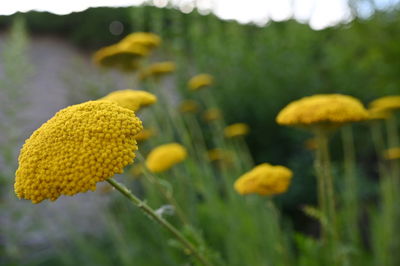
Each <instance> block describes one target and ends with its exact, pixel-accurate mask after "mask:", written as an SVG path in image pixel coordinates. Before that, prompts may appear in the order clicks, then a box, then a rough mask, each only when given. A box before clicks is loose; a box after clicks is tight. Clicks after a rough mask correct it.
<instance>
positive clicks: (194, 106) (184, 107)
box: [179, 100, 199, 113]
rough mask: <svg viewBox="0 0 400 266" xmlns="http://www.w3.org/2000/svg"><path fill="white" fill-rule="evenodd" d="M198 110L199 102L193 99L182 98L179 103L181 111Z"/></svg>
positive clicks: (191, 111)
mask: <svg viewBox="0 0 400 266" xmlns="http://www.w3.org/2000/svg"><path fill="white" fill-rule="evenodd" d="M198 110H199V104H198V103H197V102H196V101H194V100H184V101H182V102H181V104H180V105H179V111H180V112H181V113H196V112H197V111H198Z"/></svg>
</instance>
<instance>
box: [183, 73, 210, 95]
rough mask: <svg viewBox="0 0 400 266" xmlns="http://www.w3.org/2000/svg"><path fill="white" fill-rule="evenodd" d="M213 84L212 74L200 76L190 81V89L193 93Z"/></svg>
mask: <svg viewBox="0 0 400 266" xmlns="http://www.w3.org/2000/svg"><path fill="white" fill-rule="evenodd" d="M213 83H214V78H213V76H211V75H210V74H198V75H196V76H194V77H192V78H191V79H190V80H189V82H188V87H189V89H190V90H192V91H197V90H200V89H203V88H205V87H207V86H211V85H212V84H213Z"/></svg>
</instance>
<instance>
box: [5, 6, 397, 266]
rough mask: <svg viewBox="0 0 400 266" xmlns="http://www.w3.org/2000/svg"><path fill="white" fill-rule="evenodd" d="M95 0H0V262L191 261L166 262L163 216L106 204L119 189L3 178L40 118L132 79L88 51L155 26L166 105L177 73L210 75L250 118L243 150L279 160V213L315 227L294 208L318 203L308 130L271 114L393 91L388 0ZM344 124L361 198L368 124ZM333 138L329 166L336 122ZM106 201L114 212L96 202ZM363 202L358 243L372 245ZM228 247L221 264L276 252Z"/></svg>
mask: <svg viewBox="0 0 400 266" xmlns="http://www.w3.org/2000/svg"><path fill="white" fill-rule="evenodd" d="M96 2H98V3H96V4H93V3H92V1H69V2H65V3H60V2H50V1H47V2H46V1H32V2H31V3H26V1H12V2H10V3H2V4H0V5H1V6H0V129H1V130H0V132H1V134H0V150H1V152H0V183H1V184H0V264H1V265H73V264H76V263H81V264H82V265H190V264H184V263H183V262H182V261H180V262H179V263H176V259H177V257H179V255H177V254H175V253H172V254H171V253H170V252H169V251H168V249H165V248H163V247H161V246H162V242H163V240H162V239H166V237H165V234H164V233H163V232H162V230H161V229H151V230H150V229H149V228H148V227H147V226H146V224H147V221H146V219H145V218H144V217H142V216H141V215H140V214H137V213H136V212H135V211H132V210H130V209H129V207H127V206H125V205H123V204H122V206H120V205H118V204H117V203H118V198H119V195H116V196H113V195H110V193H108V192H104V193H103V192H101V188H100V189H99V190H100V192H99V191H97V192H96V193H93V192H89V193H85V194H81V195H77V196H75V197H72V198H69V197H63V198H60V199H59V200H57V201H56V202H54V203H52V202H45V203H42V204H40V205H32V204H31V203H29V202H27V201H21V200H17V198H16V197H15V195H14V191H13V189H12V186H13V182H14V172H15V169H16V168H17V166H18V162H17V157H18V153H19V149H20V147H21V145H22V144H23V141H24V140H25V139H26V138H27V137H29V136H30V134H31V133H32V132H33V131H34V130H35V129H37V128H38V127H39V126H40V125H41V124H42V123H44V122H45V121H47V120H48V119H49V118H50V117H52V116H53V115H54V113H56V112H57V111H58V110H60V109H62V108H64V107H66V106H69V105H72V104H77V103H81V102H84V101H87V100H95V99H98V98H100V97H103V96H104V95H106V94H107V93H109V92H111V91H114V90H119V89H127V88H133V83H132V79H131V78H130V77H129V76H130V74H129V73H128V74H127V73H120V72H118V71H103V70H102V69H99V68H98V67H96V66H95V65H94V64H93V63H92V55H93V53H94V52H95V51H96V50H98V49H99V48H101V47H104V46H106V45H111V44H114V43H116V42H118V41H120V40H121V39H122V38H123V37H125V36H126V35H128V34H130V33H132V32H137V31H144V32H153V33H156V34H157V35H159V36H160V37H161V38H162V40H163V43H162V45H161V46H160V48H158V50H157V51H156V52H155V53H154V54H153V55H152V57H151V59H149V61H150V62H156V61H166V60H169V61H174V62H175V63H176V66H177V69H176V71H175V73H174V74H173V76H172V75H171V77H167V78H165V79H163V83H162V86H163V88H164V89H165V91H164V92H163V93H164V95H165V94H166V95H167V96H166V98H169V103H170V104H171V105H172V106H177V105H178V103H179V102H180V101H181V100H182V99H186V98H193V97H192V94H191V92H189V91H188V89H187V86H186V83H187V81H188V79H189V78H190V77H192V76H193V75H195V74H198V73H209V74H211V75H212V76H213V77H214V80H215V84H214V85H213V87H212V88H210V91H212V95H213V99H214V100H215V102H216V103H217V104H218V106H219V108H220V110H221V111H222V112H223V114H224V115H223V116H224V120H225V122H226V124H231V123H235V122H245V123H247V124H248V125H249V127H250V129H251V131H250V133H249V135H247V136H246V138H245V142H246V144H247V145H248V148H249V151H250V154H251V156H252V158H253V160H254V163H255V164H259V163H263V162H269V163H271V164H281V165H285V166H288V167H289V168H291V169H292V170H293V172H294V173H295V176H294V178H293V181H292V185H291V187H290V189H289V191H288V192H287V193H285V194H283V195H281V196H277V197H276V204H277V205H278V207H279V209H280V210H281V211H282V216H283V217H285V219H286V222H285V223H287V224H289V227H290V228H291V230H293V231H296V232H301V233H302V234H305V235H308V236H316V235H317V234H318V229H317V227H318V226H317V222H316V221H315V220H314V219H312V218H310V217H309V216H308V215H305V214H304V213H303V211H302V209H301V208H302V206H305V205H315V204H316V193H315V180H314V178H313V176H314V172H313V168H312V164H313V154H312V153H311V152H310V150H309V149H307V147H305V142H306V141H307V140H308V139H309V138H310V135H309V134H308V133H307V132H305V131H304V132H303V131H301V130H294V129H291V128H287V127H282V126H279V125H278V124H277V123H276V122H275V117H276V115H277V114H278V112H279V111H280V110H281V109H282V108H283V107H284V106H285V105H287V104H288V103H289V102H291V101H293V100H296V99H298V98H301V97H304V96H309V95H313V94H318V93H343V94H348V95H352V96H354V97H357V98H358V99H360V100H361V101H362V102H363V103H364V104H365V105H367V104H368V103H369V102H370V101H372V100H374V99H376V98H378V97H382V96H386V95H395V94H399V92H400V3H399V1H396V0H392V1H390V0H347V1H346V0H329V1H325V0H285V1H283V0H269V1H257V0H252V1H244V0H243V1H224V0H214V1H211V0H210V1H206V0H202V1H201V0H198V1H194V0H181V1H179V0H175V1H167V0H153V1H147V2H142V1H96ZM111 2H112V3H111ZM133 89H142V87H141V86H140V85H138V86H137V87H134V88H133ZM353 129H354V135H355V136H356V138H355V147H357V152H356V159H357V165H356V167H357V179H358V180H359V186H360V189H359V190H360V195H359V197H360V201H362V202H363V204H364V205H363V206H365V209H366V211H365V212H367V211H368V210H369V208H370V205H369V204H374V203H376V202H377V198H378V193H379V186H378V185H377V184H378V181H379V180H378V170H377V156H376V154H375V152H374V147H373V144H372V142H371V137H370V133H369V129H368V127H367V126H366V125H365V124H363V123H361V124H357V125H355V126H354V127H353ZM205 136H206V138H207V134H205ZM332 147H333V148H332V161H333V168H334V172H335V174H337V175H340V173H341V172H342V171H343V169H342V163H341V156H342V153H343V149H342V144H341V139H340V134H336V135H334V136H333V139H332ZM242 170H244V169H242ZM239 172H240V171H239ZM239 172H238V174H240V173H239ZM242 172H244V171H242ZM237 177H238V176H235V177H232V178H237ZM338 178H339V179H338V183H339V184H338V187H339V189H340V176H339V177H338ZM132 182H133V183H135V182H137V180H134V181H132ZM136 186H138V185H137V184H136ZM133 187H135V184H133ZM116 202H117V203H116ZM115 204H117V205H118V208H119V210H120V211H118V212H117V213H118V214H117V215H114V214H113V213H110V212H109V211H107V210H108V209H110V208H111V209H112V208H113V206H114V207H115ZM115 208H117V207H115ZM221 208H222V207H221ZM128 213H130V215H131V216H130V217H129V218H127V217H126V216H127V214H128ZM363 215H366V214H362V215H361V218H360V220H361V221H360V224H361V226H362V227H363V228H365V232H363V234H364V245H365V246H367V247H369V248H371V246H373V245H372V244H371V243H370V238H369V237H368V235H369V233H368V228H367V224H368V222H369V221H368V219H367V218H365V217H364V216H363ZM363 217H364V218H365V219H364V218H363ZM142 218H143V219H142ZM131 220H135V222H134V223H133V222H131ZM200 220H201V219H200ZM121 221H123V222H121ZM203 222H204V221H203ZM198 225H202V222H200V221H199V222H198ZM154 227H156V226H154ZM137 228H141V229H137ZM219 229H220V230H222V231H221V232H220V234H221V235H222V236H224V232H223V228H219ZM203 233H204V234H205V238H206V240H207V239H208V240H210V239H211V242H213V241H212V237H210V236H209V237H208V238H207V232H203ZM225 233H226V232H225ZM209 234H210V235H211V233H209ZM244 234H245V233H244ZM127 235H129V236H131V237H130V239H129V240H127ZM82 236H85V237H84V238H82ZM236 240H237V241H240V240H239V238H238V239H231V240H230V241H234V242H235V241H236ZM212 245H213V244H212ZM218 245H219V242H218V241H216V242H214V246H215V247H217V246H218ZM172 246H173V244H172ZM128 250H129V251H128ZM78 253H79V254H78ZM155 253H156V254H157V256H156V257H154V254H155ZM222 253H223V254H222V255H221V256H222V257H223V258H224V257H229V254H230V253H229V252H226V254H225V253H224V252H222ZM227 254H228V255H227ZM178 260H179V259H178ZM228 261H229V260H228ZM232 261H234V260H232ZM232 261H231V263H229V264H227V265H278V264H269V263H267V262H265V261H263V260H260V261H258V262H255V261H254V262H252V263H251V262H248V264H243V262H241V261H240V260H237V261H236V262H237V263H236V264H235V263H233V262H232ZM135 262H136V263H135ZM308 265H314V264H308ZM315 265H318V264H315ZM353 265H355V264H353Z"/></svg>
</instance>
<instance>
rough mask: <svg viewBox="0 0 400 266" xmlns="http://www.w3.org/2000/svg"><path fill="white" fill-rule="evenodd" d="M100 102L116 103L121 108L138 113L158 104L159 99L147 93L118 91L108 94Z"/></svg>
mask: <svg viewBox="0 0 400 266" xmlns="http://www.w3.org/2000/svg"><path fill="white" fill-rule="evenodd" d="M99 100H101V101H110V102H114V103H116V104H118V105H119V106H121V107H124V108H128V109H129V110H132V111H135V112H137V111H139V110H140V109H141V108H143V107H146V106H149V105H152V104H154V103H155V102H157V97H156V96H155V95H154V94H151V93H149V92H147V91H141V90H118V91H113V92H111V93H109V94H107V95H106V96H104V97H103V98H100V99H99Z"/></svg>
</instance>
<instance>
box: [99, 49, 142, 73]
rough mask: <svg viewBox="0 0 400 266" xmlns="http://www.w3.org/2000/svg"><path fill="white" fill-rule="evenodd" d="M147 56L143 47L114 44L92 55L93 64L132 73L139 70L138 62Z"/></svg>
mask: <svg viewBox="0 0 400 266" xmlns="http://www.w3.org/2000/svg"><path fill="white" fill-rule="evenodd" d="M148 54H149V49H148V48H146V47H144V46H139V45H135V46H129V47H128V46H126V45H122V44H114V45H110V46H107V47H104V48H101V49H100V50H98V51H97V52H96V53H95V54H94V55H93V62H94V63H95V64H97V65H99V66H102V67H110V68H117V69H119V70H122V71H133V70H136V69H138V68H139V60H140V59H141V58H142V57H144V56H147V55H148Z"/></svg>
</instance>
